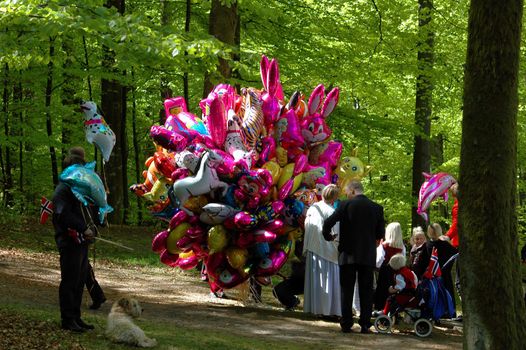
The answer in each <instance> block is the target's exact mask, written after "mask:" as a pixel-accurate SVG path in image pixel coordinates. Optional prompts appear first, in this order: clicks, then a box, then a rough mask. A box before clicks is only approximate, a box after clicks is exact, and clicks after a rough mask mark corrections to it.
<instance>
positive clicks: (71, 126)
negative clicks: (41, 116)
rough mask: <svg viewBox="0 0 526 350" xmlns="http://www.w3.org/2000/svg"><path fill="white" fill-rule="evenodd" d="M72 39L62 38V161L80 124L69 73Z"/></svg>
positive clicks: (73, 82) (73, 78) (71, 63)
mask: <svg viewBox="0 0 526 350" xmlns="http://www.w3.org/2000/svg"><path fill="white" fill-rule="evenodd" d="M72 40H73V39H72V38H71V37H69V36H68V37H66V36H64V40H63V41H62V49H63V50H64V52H65V53H66V59H65V60H64V64H63V68H64V69H63V73H62V77H63V79H64V83H63V85H62V108H63V110H64V112H63V113H62V160H64V158H65V157H66V155H67V151H68V149H69V147H71V146H73V145H72V141H73V140H72V139H71V135H72V134H73V130H75V128H76V127H78V125H79V124H80V120H82V119H81V118H80V113H79V112H76V110H78V105H79V104H78V103H77V101H75V81H76V79H75V77H74V76H73V75H72V74H71V73H70V71H71V69H72V66H73V60H72V53H73V50H74V48H73V45H72Z"/></svg>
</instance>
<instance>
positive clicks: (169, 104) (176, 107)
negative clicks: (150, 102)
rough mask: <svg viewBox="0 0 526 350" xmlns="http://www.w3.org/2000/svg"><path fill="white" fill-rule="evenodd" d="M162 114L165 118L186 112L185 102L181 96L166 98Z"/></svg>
mask: <svg viewBox="0 0 526 350" xmlns="http://www.w3.org/2000/svg"><path fill="white" fill-rule="evenodd" d="M164 112H165V114H166V117H167V118H168V117H169V116H171V115H178V114H179V113H181V112H188V108H187V107H186V101H185V100H184V98H183V97H181V96H177V97H174V98H168V99H166V100H164ZM167 126H168V125H167Z"/></svg>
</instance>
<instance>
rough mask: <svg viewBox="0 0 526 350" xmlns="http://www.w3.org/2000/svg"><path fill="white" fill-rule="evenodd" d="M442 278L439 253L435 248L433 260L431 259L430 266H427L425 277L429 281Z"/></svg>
mask: <svg viewBox="0 0 526 350" xmlns="http://www.w3.org/2000/svg"><path fill="white" fill-rule="evenodd" d="M440 276H442V270H440V264H439V263H438V252H437V248H436V247H433V252H432V253H431V258H430V259H429V265H428V266H427V269H426V272H425V273H424V277H425V278H427V279H431V278H435V277H440Z"/></svg>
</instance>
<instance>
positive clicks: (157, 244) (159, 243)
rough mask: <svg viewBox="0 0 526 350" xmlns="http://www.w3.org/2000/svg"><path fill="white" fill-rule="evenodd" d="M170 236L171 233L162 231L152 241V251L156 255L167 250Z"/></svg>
mask: <svg viewBox="0 0 526 350" xmlns="http://www.w3.org/2000/svg"><path fill="white" fill-rule="evenodd" d="M169 235H170V232H168V231H167V230H165V231H161V232H159V233H158V234H156V235H155V237H154V238H153V240H152V250H153V251H154V252H156V253H161V252H162V251H163V250H165V249H166V239H167V238H168V236H169Z"/></svg>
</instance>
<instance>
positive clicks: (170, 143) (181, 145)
mask: <svg viewBox="0 0 526 350" xmlns="http://www.w3.org/2000/svg"><path fill="white" fill-rule="evenodd" d="M150 137H151V138H152V139H153V140H154V141H155V143H157V144H158V145H159V146H161V147H163V148H166V149H168V150H170V151H176V152H180V151H182V150H184V149H185V147H186V145H187V144H188V140H187V139H186V137H185V136H184V135H182V134H179V133H177V132H175V131H171V130H168V129H167V128H165V127H162V126H159V125H154V126H152V127H151V128H150Z"/></svg>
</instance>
